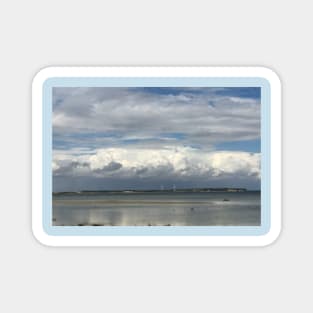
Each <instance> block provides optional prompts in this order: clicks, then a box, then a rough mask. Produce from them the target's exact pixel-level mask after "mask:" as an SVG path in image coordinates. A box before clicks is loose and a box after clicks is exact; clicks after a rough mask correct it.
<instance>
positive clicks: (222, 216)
mask: <svg viewBox="0 0 313 313" xmlns="http://www.w3.org/2000/svg"><path fill="white" fill-rule="evenodd" d="M260 198H261V197H260V192H259V191H245V192H174V191H168V192H167V191H162V192H161V191H160V192H131V191H129V192H127V191H122V192H79V193H54V194H53V221H52V224H53V225H54V226H213V225H214V226H219V225H220V226H258V225H260V223H261V199H260Z"/></svg>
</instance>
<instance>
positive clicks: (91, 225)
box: [91, 224, 103, 226]
mask: <svg viewBox="0 0 313 313" xmlns="http://www.w3.org/2000/svg"><path fill="white" fill-rule="evenodd" d="M91 226H103V225H102V224H91Z"/></svg>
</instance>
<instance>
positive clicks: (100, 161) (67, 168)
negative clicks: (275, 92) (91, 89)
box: [53, 147, 260, 178]
mask: <svg viewBox="0 0 313 313" xmlns="http://www.w3.org/2000/svg"><path fill="white" fill-rule="evenodd" d="M53 164H54V165H53V170H54V174H55V175H73V176H85V175H89V176H97V177H107V176H108V175H109V176H110V177H116V178H117V177H118V178H123V177H154V176H156V175H159V174H160V173H161V174H162V175H164V176H166V175H169V174H170V175H173V176H175V177H177V178H184V177H185V178H187V177H196V176H198V177H203V178H205V177H207V178H209V177H216V176H225V175H243V176H256V177H260V154H259V153H248V152H236V151H233V152H230V151H215V152H208V153H204V152H203V151H202V150H199V149H194V148H191V147H164V148H163V149H137V148H135V149H123V148H106V149H99V150H97V151H96V152H95V153H92V154H87V153H85V154H83V155H74V154H66V155H64V154H58V153H54V160H53Z"/></svg>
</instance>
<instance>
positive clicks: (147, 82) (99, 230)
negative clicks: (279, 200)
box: [42, 77, 271, 236]
mask: <svg viewBox="0 0 313 313" xmlns="http://www.w3.org/2000/svg"><path fill="white" fill-rule="evenodd" d="M53 87H261V154H262V156H261V177H262V179H261V226H192V227H190V226H172V227H166V226H163V227H162V226H153V227H149V226H97V227H93V226H84V227H80V226H52V167H51V165H52V122H51V121H52V88H53ZM42 126H43V227H44V230H45V231H46V232H47V234H49V235H62V236H64V235H71V236H73V235H80V236H81V235H84V236H89V235H90V236H95V235H97V236H99V235H101V236H132V235H135V236H217V235H218V236H246V235H249V236H252V235H255V236H257V235H264V234H266V233H267V232H268V231H269V229H270V210H271V208H270V85H269V83H268V81H267V80H265V79H264V78H260V77H255V78H252V77H247V78H236V77H222V78H221V77H219V78H214V77H210V78H196V77H177V78H172V77H171V78H168V77H164V78H159V77H158V78H150V77H135V78H134V77H131V78H130V77H129V78H128V77H119V78H116V77H114V78H92V77H90V78H88V77H87V78H86V77H68V78H67V77H66V78H58V77H56V78H49V79H47V80H46V81H45V83H44V85H43V124H42Z"/></svg>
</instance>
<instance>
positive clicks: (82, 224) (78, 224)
mask: <svg viewBox="0 0 313 313" xmlns="http://www.w3.org/2000/svg"><path fill="white" fill-rule="evenodd" d="M77 226H85V224H77Z"/></svg>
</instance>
